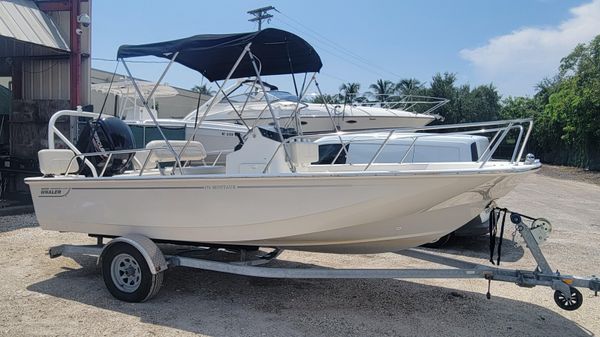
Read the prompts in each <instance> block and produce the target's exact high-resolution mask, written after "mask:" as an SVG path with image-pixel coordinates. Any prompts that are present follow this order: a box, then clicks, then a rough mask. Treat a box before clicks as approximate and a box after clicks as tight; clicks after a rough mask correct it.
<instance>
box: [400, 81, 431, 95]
mask: <svg viewBox="0 0 600 337" xmlns="http://www.w3.org/2000/svg"><path fill="white" fill-rule="evenodd" d="M424 86H425V85H424V83H421V81H419V80H417V79H416V78H405V79H402V80H400V81H399V82H398V83H396V88H395V91H396V93H397V94H398V95H421V94H422V93H423V87H424Z"/></svg>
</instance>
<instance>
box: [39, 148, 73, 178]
mask: <svg viewBox="0 0 600 337" xmlns="http://www.w3.org/2000/svg"><path fill="white" fill-rule="evenodd" d="M74 156H75V152H73V151H71V150H68V149H45V150H40V151H39V152H38V160H39V162H40V172H42V174H43V175H45V176H48V175H61V174H66V173H67V168H68V166H69V163H70V164H71V167H70V168H69V173H75V172H79V164H78V163H77V160H73V161H72V162H71V160H72V159H73V157H74Z"/></svg>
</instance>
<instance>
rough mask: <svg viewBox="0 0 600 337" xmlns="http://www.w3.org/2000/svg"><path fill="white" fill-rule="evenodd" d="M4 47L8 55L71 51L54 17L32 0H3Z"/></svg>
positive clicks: (0, 41) (0, 38) (0, 33)
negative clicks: (53, 19) (51, 17)
mask: <svg viewBox="0 0 600 337" xmlns="http://www.w3.org/2000/svg"><path fill="white" fill-rule="evenodd" d="M23 42H24V43H25V44H23ZM29 44H33V45H34V46H27V45H29ZM0 46H2V47H3V49H4V52H2V53H0V54H7V55H4V56H24V55H28V54H34V55H41V54H56V53H57V52H58V53H64V52H69V45H68V44H67V42H66V41H65V39H64V38H63V37H62V35H61V34H60V32H59V30H58V28H57V27H56V25H55V24H54V22H53V21H52V19H50V17H49V16H48V15H46V13H44V12H42V11H41V10H40V9H39V8H38V7H37V5H36V4H35V3H34V2H33V1H31V0H0ZM38 46H42V47H45V48H39V47H38ZM10 47H12V48H10ZM47 48H50V49H52V50H48V49H47ZM11 53H12V54H13V55H10V54H11Z"/></svg>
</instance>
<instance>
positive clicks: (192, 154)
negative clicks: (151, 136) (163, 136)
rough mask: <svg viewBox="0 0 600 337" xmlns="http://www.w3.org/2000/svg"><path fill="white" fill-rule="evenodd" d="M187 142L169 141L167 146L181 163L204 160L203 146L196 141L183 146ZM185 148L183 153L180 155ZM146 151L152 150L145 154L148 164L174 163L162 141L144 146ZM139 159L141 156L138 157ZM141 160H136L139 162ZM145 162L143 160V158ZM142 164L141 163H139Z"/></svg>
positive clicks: (169, 151)
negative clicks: (147, 156)
mask: <svg viewBox="0 0 600 337" xmlns="http://www.w3.org/2000/svg"><path fill="white" fill-rule="evenodd" d="M186 143H187V141H185V140H170V141H169V144H171V146H172V147H173V150H175V152H177V154H178V155H179V160H180V161H182V162H185V161H193V160H203V159H204V158H206V150H205V149H204V145H202V143H200V142H198V141H190V142H189V144H188V145H187V146H185V144H186ZM184 146H185V151H184V152H183V153H182V152H181V150H183V148H184ZM146 149H148V150H152V154H150V153H149V152H146V153H147V155H150V156H151V157H150V159H149V160H148V162H150V163H163V162H174V161H175V156H174V155H173V152H172V151H171V149H169V146H168V145H167V143H166V142H165V141H164V140H153V141H151V142H150V143H148V144H146ZM140 157H141V156H140ZM140 159H142V158H138V160H140ZM143 159H144V160H145V158H143ZM140 162H141V163H142V164H143V163H144V162H143V161H140Z"/></svg>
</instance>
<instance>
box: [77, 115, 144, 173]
mask: <svg viewBox="0 0 600 337" xmlns="http://www.w3.org/2000/svg"><path fill="white" fill-rule="evenodd" d="M76 147H77V149H78V150H79V151H81V153H91V152H106V151H119V150H130V149H134V148H135V141H134V138H133V133H132V132H131V129H130V128H129V126H128V125H127V124H125V122H123V121H122V120H120V119H119V118H116V117H112V116H107V117H102V118H101V119H99V120H94V121H89V122H88V123H87V124H86V125H85V126H84V127H83V130H82V131H81V134H80V135H79V139H78V141H77V145H76ZM133 156H134V153H128V154H116V155H113V156H112V158H111V160H110V163H107V160H108V154H107V155H99V156H93V157H92V156H90V157H86V159H88V160H89V161H90V162H91V163H92V165H94V167H95V168H96V171H97V172H98V174H99V173H100V172H102V170H103V169H104V167H105V166H106V165H109V166H108V167H107V168H106V170H105V172H104V176H112V175H115V174H121V173H123V172H124V171H125V170H126V169H127V168H128V167H129V166H130V163H131V160H132V159H133ZM79 165H80V167H82V168H84V170H83V171H82V174H85V175H86V176H91V175H92V174H91V172H90V169H89V168H88V167H87V166H86V165H83V163H81V162H80V163H79Z"/></svg>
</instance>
